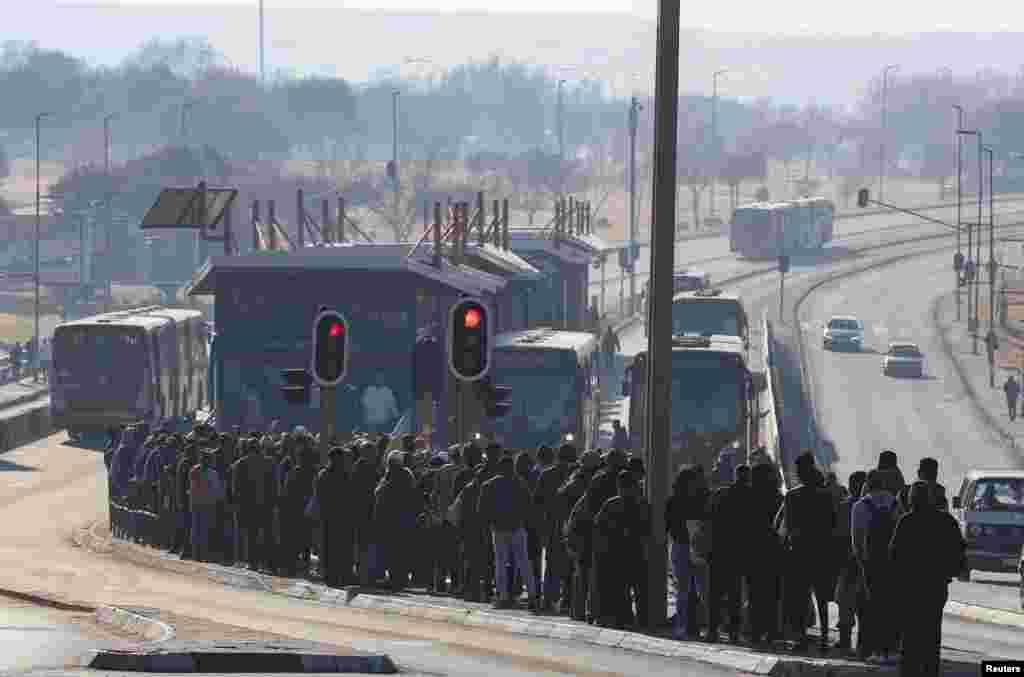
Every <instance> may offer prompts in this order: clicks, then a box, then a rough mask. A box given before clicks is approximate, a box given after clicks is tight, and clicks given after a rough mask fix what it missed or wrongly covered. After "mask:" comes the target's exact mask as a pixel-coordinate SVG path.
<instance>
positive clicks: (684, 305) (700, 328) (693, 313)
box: [672, 300, 744, 336]
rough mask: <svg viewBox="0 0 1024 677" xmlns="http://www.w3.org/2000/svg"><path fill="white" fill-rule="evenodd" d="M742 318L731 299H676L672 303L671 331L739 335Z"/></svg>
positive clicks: (676, 333) (677, 333) (676, 332)
mask: <svg viewBox="0 0 1024 677" xmlns="http://www.w3.org/2000/svg"><path fill="white" fill-rule="evenodd" d="M741 324H742V320H741V318H740V311H739V308H738V307H737V305H736V303H734V302H732V301H722V302H716V301H706V300H702V301H689V302H686V301H677V302H676V303H673V304H672V333H673V334H675V335H680V334H704V333H707V332H711V333H713V334H722V335H724V336H741V331H742V330H743V329H744V327H741Z"/></svg>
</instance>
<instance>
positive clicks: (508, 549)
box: [477, 456, 538, 609]
mask: <svg viewBox="0 0 1024 677" xmlns="http://www.w3.org/2000/svg"><path fill="white" fill-rule="evenodd" d="M530 508H531V506H530V494H529V491H528V490H527V488H526V486H525V485H524V484H523V482H522V481H521V480H520V479H519V478H518V477H517V476H516V474H515V461H514V460H513V458H512V457H511V456H505V457H503V458H502V459H501V460H500V461H499V462H498V474H497V475H496V476H495V477H493V478H491V479H490V480H488V481H487V482H485V483H484V485H483V486H482V487H481V489H480V504H479V508H478V510H477V512H478V513H479V516H480V518H481V519H482V521H483V523H484V524H485V525H486V526H488V527H489V528H490V530H491V537H492V538H493V541H494V579H495V587H496V588H497V594H498V603H497V605H496V606H499V607H506V608H508V607H512V606H513V601H512V599H511V598H510V595H509V592H508V590H509V585H508V579H507V576H508V566H509V564H511V565H512V568H513V570H514V571H515V575H518V576H520V577H521V578H523V579H525V580H526V588H527V590H528V591H529V594H530V608H531V609H536V608H537V606H538V605H537V579H536V578H535V577H534V575H533V569H532V568H531V567H530V562H529V558H528V556H527V550H526V545H527V544H526V521H525V517H524V516H525V515H527V514H528V512H529V510H530Z"/></svg>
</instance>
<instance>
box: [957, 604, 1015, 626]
mask: <svg viewBox="0 0 1024 677" xmlns="http://www.w3.org/2000/svg"><path fill="white" fill-rule="evenodd" d="M946 613H947V614H950V615H952V616H956V617H957V618H959V619H960V620H963V621H969V622H974V623H987V624H988V625H1002V626H1006V627H1012V628H1024V613H1021V612H1019V611H1010V610H1009V609H995V608H992V607H986V606H974V605H972V604H964V603H963V602H957V601H955V600H949V601H948V602H946Z"/></svg>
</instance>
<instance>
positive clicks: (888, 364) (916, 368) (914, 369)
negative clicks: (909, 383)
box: [882, 342, 924, 378]
mask: <svg viewBox="0 0 1024 677" xmlns="http://www.w3.org/2000/svg"><path fill="white" fill-rule="evenodd" d="M882 373H883V374H885V375H886V376H898V375H900V374H907V375H910V376H916V377H918V378H920V377H921V376H923V375H924V355H922V354H921V349H920V348H918V347H917V344H916V343H907V342H899V343H890V344H889V350H888V351H887V352H886V353H885V357H883V358H882Z"/></svg>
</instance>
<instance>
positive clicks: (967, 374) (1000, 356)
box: [932, 293, 1024, 450]
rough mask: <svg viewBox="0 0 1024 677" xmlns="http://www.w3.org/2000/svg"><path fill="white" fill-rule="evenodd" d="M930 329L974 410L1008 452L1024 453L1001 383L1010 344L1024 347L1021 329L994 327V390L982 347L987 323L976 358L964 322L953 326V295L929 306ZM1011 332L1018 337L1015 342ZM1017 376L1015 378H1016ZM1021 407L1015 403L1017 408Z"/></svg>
mask: <svg viewBox="0 0 1024 677" xmlns="http://www.w3.org/2000/svg"><path fill="white" fill-rule="evenodd" d="M932 324H933V328H934V329H936V330H937V331H938V332H939V335H940V336H941V338H942V346H943V351H944V353H945V357H946V358H947V359H948V360H949V361H950V362H951V363H952V365H953V368H954V369H955V370H956V372H957V374H958V376H959V377H960V380H961V382H962V383H963V385H964V389H965V390H966V391H967V395H968V397H969V398H970V400H971V402H972V403H973V404H974V406H975V410H976V411H977V412H978V414H979V415H980V416H981V417H982V419H983V420H984V421H985V423H986V424H987V425H988V426H989V428H990V429H991V430H992V431H993V433H995V434H996V435H997V436H998V437H999V438H1000V439H1001V440H1002V441H1003V443H1004V444H1006V445H1007V446H1009V447H1010V448H1011V449H1017V450H1020V449H1024V420H1018V422H1016V423H1011V422H1010V418H1009V414H1008V413H1007V406H1006V396H1005V394H1004V393H1003V383H1004V382H1005V381H1006V378H1007V376H1009V374H1010V373H1011V372H1010V370H1009V369H1006V368H1004V367H1005V366H1006V361H1007V358H1006V355H1007V348H1008V347H1009V346H1010V345H1011V344H1012V343H1013V342H1017V343H1020V344H1021V346H1024V328H1021V327H1020V324H1019V323H1015V324H1016V326H1014V327H1009V330H1008V328H1007V327H1002V326H1000V325H999V324H997V325H996V335H997V336H998V338H999V345H1000V350H998V351H997V353H996V356H995V357H996V371H995V387H994V388H993V387H991V386H990V385H989V364H988V351H987V350H986V346H985V333H986V332H987V331H988V324H987V322H982V330H981V334H980V336H979V339H978V354H977V355H974V354H973V346H972V344H973V339H972V337H970V336H969V335H968V333H967V331H966V326H967V323H966V321H961V322H959V323H958V322H956V299H955V297H954V295H953V294H951V293H950V294H943V295H942V296H940V297H939V298H937V299H936V300H935V301H934V302H933V304H932ZM1011 331H1012V332H1014V333H1017V332H1019V333H1020V336H1021V338H1019V339H1018V338H1015V337H1014V336H1013V335H1012V333H1011ZM1019 376H1020V375H1019V373H1018V378H1019ZM1019 406H1020V404H1019V403H1018V407H1019Z"/></svg>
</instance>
